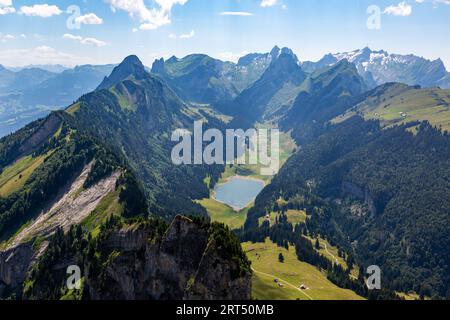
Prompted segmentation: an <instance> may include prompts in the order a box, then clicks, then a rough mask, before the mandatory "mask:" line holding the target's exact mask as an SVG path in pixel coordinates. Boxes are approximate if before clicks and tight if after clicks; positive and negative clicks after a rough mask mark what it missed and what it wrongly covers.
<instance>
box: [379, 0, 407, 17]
mask: <svg viewBox="0 0 450 320" xmlns="http://www.w3.org/2000/svg"><path fill="white" fill-rule="evenodd" d="M384 13H386V14H390V15H393V16H401V17H406V16H410V15H411V13H412V7H411V6H410V5H409V4H407V3H406V1H403V2H400V3H399V4H398V5H396V6H394V5H392V6H389V7H387V8H386V9H384Z"/></svg>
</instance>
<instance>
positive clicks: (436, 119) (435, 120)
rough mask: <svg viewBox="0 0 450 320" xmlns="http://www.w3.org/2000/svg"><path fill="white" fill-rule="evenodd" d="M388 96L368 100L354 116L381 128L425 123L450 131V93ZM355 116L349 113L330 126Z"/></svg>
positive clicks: (417, 91)
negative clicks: (415, 122) (374, 122)
mask: <svg viewBox="0 0 450 320" xmlns="http://www.w3.org/2000/svg"><path fill="white" fill-rule="evenodd" d="M389 92H390V91H388V92H387V93H386V94H384V95H381V96H380V97H377V98H376V99H367V100H366V101H365V102H363V103H362V104H360V105H359V106H358V110H357V111H356V112H357V113H358V114H362V115H363V116H364V118H365V119H380V120H381V122H382V124H383V125H384V126H392V125H395V124H402V123H407V122H414V121H417V120H422V121H423V120H427V121H429V122H430V123H431V124H432V125H434V126H436V127H442V129H443V130H450V90H440V89H409V90H405V91H403V92H402V93H400V94H398V95H393V94H389ZM356 112H355V111H354V110H353V111H349V112H348V113H346V114H344V115H343V116H340V117H338V118H335V119H334V120H333V122H341V121H344V120H345V119H347V118H349V117H350V116H352V115H355V114H356Z"/></svg>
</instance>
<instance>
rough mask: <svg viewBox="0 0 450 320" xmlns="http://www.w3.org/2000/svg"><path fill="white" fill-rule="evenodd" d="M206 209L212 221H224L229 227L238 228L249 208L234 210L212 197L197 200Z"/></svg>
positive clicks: (241, 224)
mask: <svg viewBox="0 0 450 320" xmlns="http://www.w3.org/2000/svg"><path fill="white" fill-rule="evenodd" d="M198 203H200V204H201V205H202V206H203V207H204V208H205V209H206V210H207V211H208V214H209V216H210V217H211V220H212V221H214V222H221V223H225V224H226V225H227V226H229V227H230V228H231V229H239V228H240V227H242V226H243V225H244V223H245V220H246V219H247V212H248V209H249V208H245V209H243V210H241V211H239V212H236V211H234V210H233V209H232V208H231V207H229V206H227V205H226V204H223V203H220V202H218V201H216V200H214V199H203V200H201V201H198Z"/></svg>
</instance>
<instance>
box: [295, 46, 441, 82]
mask: <svg viewBox="0 0 450 320" xmlns="http://www.w3.org/2000/svg"><path fill="white" fill-rule="evenodd" d="M343 59H347V60H348V61H350V62H352V63H354V64H355V65H356V67H357V69H358V72H359V73H360V74H361V76H362V77H363V78H364V80H365V81H366V82H367V83H368V85H370V86H371V87H374V86H376V85H380V84H383V83H387V82H401V83H405V84H408V85H420V86H423V87H435V86H442V87H443V88H450V81H449V73H448V72H447V70H446V69H445V66H444V63H443V62H442V60H441V59H437V60H434V61H431V60H427V59H425V58H422V57H418V56H415V55H412V54H410V55H399V54H389V53H388V52H386V51H384V50H381V51H372V50H370V49H369V48H364V49H362V50H355V51H351V52H344V53H337V54H327V55H325V56H324V57H323V58H322V59H321V60H319V61H317V62H310V61H307V62H303V63H302V67H303V68H304V70H306V71H308V72H313V71H315V70H317V69H320V68H323V67H325V66H330V65H333V64H335V63H337V62H338V61H341V60H343Z"/></svg>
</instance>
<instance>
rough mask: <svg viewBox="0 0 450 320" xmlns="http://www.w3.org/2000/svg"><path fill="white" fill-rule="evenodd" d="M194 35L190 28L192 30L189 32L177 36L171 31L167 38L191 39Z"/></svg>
mask: <svg viewBox="0 0 450 320" xmlns="http://www.w3.org/2000/svg"><path fill="white" fill-rule="evenodd" d="M194 36H195V31H194V30H192V31H191V32H189V33H185V34H180V35H179V36H178V35H176V34H174V33H171V34H170V35H169V38H170V39H191V38H193V37H194Z"/></svg>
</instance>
